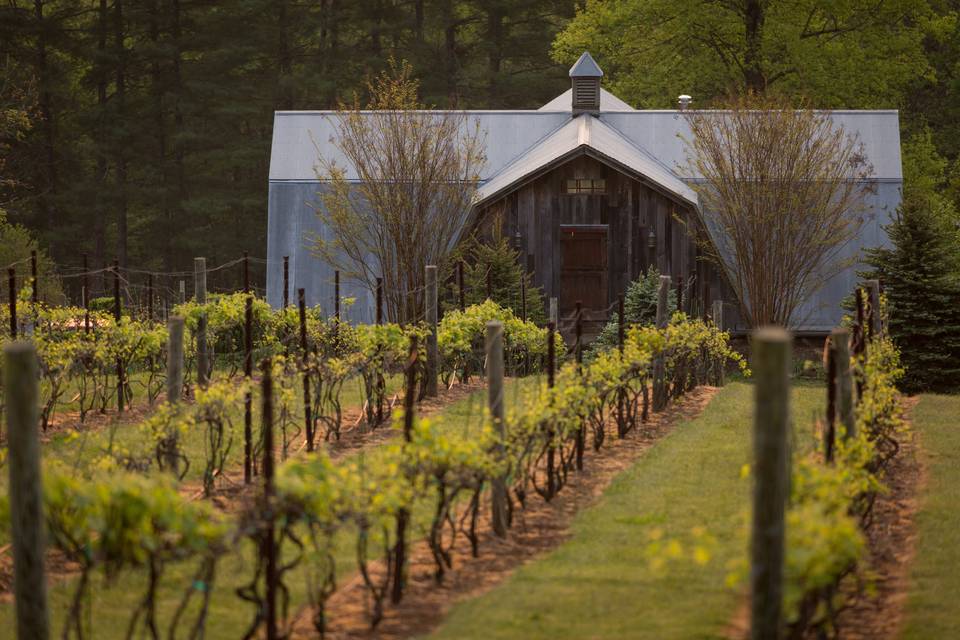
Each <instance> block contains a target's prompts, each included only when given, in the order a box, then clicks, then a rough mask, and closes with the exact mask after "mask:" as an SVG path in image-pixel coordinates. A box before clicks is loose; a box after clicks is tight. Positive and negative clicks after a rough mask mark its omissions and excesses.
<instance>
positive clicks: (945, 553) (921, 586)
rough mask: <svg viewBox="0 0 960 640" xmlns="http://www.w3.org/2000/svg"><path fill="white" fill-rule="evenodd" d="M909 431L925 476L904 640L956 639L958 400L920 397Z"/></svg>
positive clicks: (959, 614)
mask: <svg viewBox="0 0 960 640" xmlns="http://www.w3.org/2000/svg"><path fill="white" fill-rule="evenodd" d="M913 428H914V431H915V433H916V434H917V437H918V439H919V444H920V456H921V460H922V463H923V466H924V468H925V471H926V486H925V487H923V486H921V495H920V510H919V512H918V514H917V522H916V526H917V543H916V556H915V558H914V564H913V569H912V571H911V572H910V574H911V575H910V593H909V596H908V600H907V610H906V620H905V624H904V630H903V633H902V636H901V637H902V638H905V639H913V638H957V637H960V603H958V601H957V594H958V593H960V396H937V395H924V396H921V397H920V400H919V402H918V403H917V406H916V407H915V408H914V410H913Z"/></svg>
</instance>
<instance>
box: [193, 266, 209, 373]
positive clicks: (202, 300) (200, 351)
mask: <svg viewBox="0 0 960 640" xmlns="http://www.w3.org/2000/svg"><path fill="white" fill-rule="evenodd" d="M193 295H194V299H195V300H196V301H197V304H199V305H204V304H206V303H207V259H206V258H194V259H193ZM209 358H210V353H209V351H208V350H207V314H206V312H201V313H200V318H199V320H198V321H197V384H199V385H200V386H201V387H205V386H206V385H207V382H208V381H209V375H210V360H209Z"/></svg>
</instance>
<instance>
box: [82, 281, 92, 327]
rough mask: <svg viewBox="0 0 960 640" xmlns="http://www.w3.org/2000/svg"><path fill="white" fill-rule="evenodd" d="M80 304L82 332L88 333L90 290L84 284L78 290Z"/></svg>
mask: <svg viewBox="0 0 960 640" xmlns="http://www.w3.org/2000/svg"><path fill="white" fill-rule="evenodd" d="M80 302H81V303H82V304H83V332H84V333H90V289H88V288H87V285H86V284H84V285H83V287H81V289H80Z"/></svg>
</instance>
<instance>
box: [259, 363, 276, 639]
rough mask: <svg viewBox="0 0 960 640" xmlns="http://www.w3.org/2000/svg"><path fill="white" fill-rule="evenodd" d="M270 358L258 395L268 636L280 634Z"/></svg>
mask: <svg viewBox="0 0 960 640" xmlns="http://www.w3.org/2000/svg"><path fill="white" fill-rule="evenodd" d="M272 370H273V362H272V361H271V360H270V358H266V359H265V360H264V361H263V362H261V363H260V371H261V380H260V386H261V395H262V396H263V410H262V413H263V503H264V505H263V506H264V510H265V512H266V513H265V514H264V515H265V519H266V522H267V527H266V531H265V532H264V537H263V547H264V548H263V549H262V551H261V553H263V556H264V558H265V559H266V565H267V566H266V576H265V580H266V603H265V605H266V606H265V609H266V611H265V616H266V627H267V640H276V639H277V638H279V637H280V636H279V634H278V632H277V586H278V584H277V583H278V581H279V574H278V565H279V562H278V560H279V559H278V558H277V543H276V538H275V537H274V527H275V523H274V520H273V517H274V514H273V508H274V505H273V371H272Z"/></svg>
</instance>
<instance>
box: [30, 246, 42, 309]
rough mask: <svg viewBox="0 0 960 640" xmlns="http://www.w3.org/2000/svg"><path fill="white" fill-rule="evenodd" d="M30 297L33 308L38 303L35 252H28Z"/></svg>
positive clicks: (32, 250) (38, 289) (38, 290)
mask: <svg viewBox="0 0 960 640" xmlns="http://www.w3.org/2000/svg"><path fill="white" fill-rule="evenodd" d="M30 295H31V298H30V300H31V302H33V306H34V307H36V306H37V305H38V304H39V303H40V287H39V282H38V279H37V250H36V249H31V250H30Z"/></svg>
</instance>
